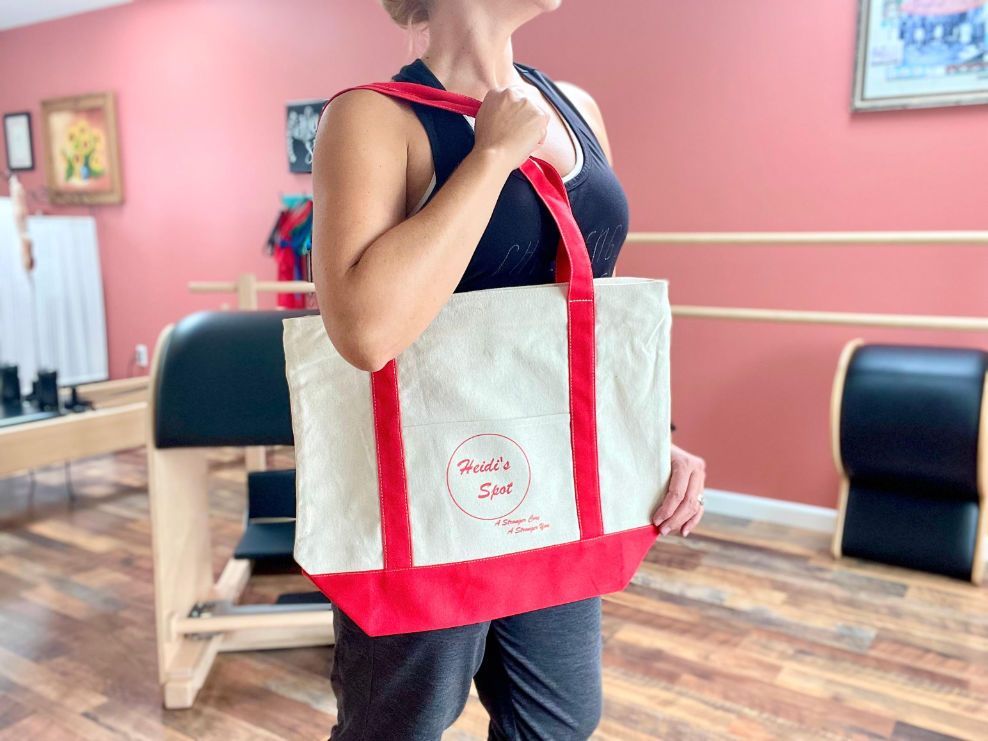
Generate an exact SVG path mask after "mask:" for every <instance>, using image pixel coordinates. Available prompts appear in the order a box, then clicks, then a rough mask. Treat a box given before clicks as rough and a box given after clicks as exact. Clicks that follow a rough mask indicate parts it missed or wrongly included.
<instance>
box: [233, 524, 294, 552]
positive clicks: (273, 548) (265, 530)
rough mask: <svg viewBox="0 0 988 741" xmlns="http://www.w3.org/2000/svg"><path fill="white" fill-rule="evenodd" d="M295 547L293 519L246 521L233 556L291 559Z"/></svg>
mask: <svg viewBox="0 0 988 741" xmlns="http://www.w3.org/2000/svg"><path fill="white" fill-rule="evenodd" d="M294 547H295V521H294V520H293V521H290V522H248V523H247V527H246V528H245V529H244V534H243V535H242V536H240V542H239V543H237V547H236V548H235V549H234V551H233V557H234V558H250V559H254V560H256V561H264V560H274V561H291V559H292V551H293V550H294Z"/></svg>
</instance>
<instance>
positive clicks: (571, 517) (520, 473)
mask: <svg viewBox="0 0 988 741" xmlns="http://www.w3.org/2000/svg"><path fill="white" fill-rule="evenodd" d="M402 436H403V442H404V449H405V463H406V474H407V477H408V505H409V506H408V509H409V518H410V525H411V533H412V563H413V565H415V566H424V565H431V564H441V563H455V562H458V561H468V560H473V559H478V558H489V557H492V556H501V555H504V554H507V553H515V552H518V551H524V550H530V549H533V548H543V547H546V546H550V545H558V544H560V543H567V542H571V541H574V540H578V539H579V537H580V528H579V522H578V521H577V512H576V499H575V487H574V482H573V459H572V447H571V442H570V440H571V438H570V415H569V414H568V413H561V414H548V415H542V416H538V417H516V418H511V419H487V420H477V421H464V422H437V423H431V424H419V425H410V426H407V427H403V428H402Z"/></svg>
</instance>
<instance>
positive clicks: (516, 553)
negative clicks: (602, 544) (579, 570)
mask: <svg viewBox="0 0 988 741" xmlns="http://www.w3.org/2000/svg"><path fill="white" fill-rule="evenodd" d="M643 530H652V531H654V532H656V533H657V532H659V528H657V527H656V526H655V525H639V526H638V527H629V528H626V529H624V530H616V531H615V532H613V533H604V534H603V535H595V536H594V537H592V538H579V539H577V540H567V541H566V542H565V543H556V544H555V545H543V546H539V547H538V548H529V549H527V550H524V551H514V552H513V553H502V554H500V555H498V556H484V557H483V558H471V559H468V560H465V561H449V562H447V563H430V564H423V565H422V566H407V567H402V568H398V569H364V570H363V571H331V572H329V573H326V574H313V573H311V572H306V576H316V577H318V576H340V575H345V576H357V575H359V574H379V573H381V572H382V571H387V572H388V573H394V572H396V571H422V570H423V569H442V568H448V567H449V566H458V565H460V564H465V563H484V562H486V561H497V560H500V559H503V558H511V557H512V556H520V555H522V554H529V553H538V552H540V551H548V550H551V549H553V548H563V547H565V546H568V545H573V544H575V543H592V542H594V541H596V540H601V539H603V538H615V537H617V536H619V535H627V534H630V533H637V532H640V531H643Z"/></svg>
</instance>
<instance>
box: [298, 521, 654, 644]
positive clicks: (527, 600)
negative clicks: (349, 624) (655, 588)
mask: <svg viewBox="0 0 988 741" xmlns="http://www.w3.org/2000/svg"><path fill="white" fill-rule="evenodd" d="M658 533H659V529H658V528H657V527H655V526H654V525H647V526H645V527H640V528H633V529H631V530H623V531H621V532H617V533H609V534H607V535H601V536H598V537H595V538H587V539H582V540H575V541H572V542H570V543H563V544H561V545H554V546H546V547H543V548H535V549H532V550H528V551H519V552H517V553H509V554H507V555H504V556H493V557H490V558H478V559H474V560H471V561H458V562H455V563H449V564H436V565H432V566H415V567H412V568H407V569H379V570H376V571H354V572H343V573H336V574H309V573H308V572H304V571H303V573H305V575H306V576H307V577H308V578H309V579H310V580H311V581H312V583H313V584H315V585H316V587H318V588H319V590H320V591H321V592H322V593H323V594H325V595H326V596H327V597H329V599H330V600H331V601H332V602H334V603H336V604H337V605H338V606H339V608H340V609H341V610H343V612H345V613H346V614H347V616H348V617H350V618H351V619H352V620H353V621H354V622H355V623H357V625H359V626H360V628H361V629H362V630H363V631H364V632H365V633H367V634H368V635H371V636H382V635H394V634H396V633H412V632H417V631H422V630H433V629H440V628H452V627H456V626H461V625H469V624H471V623H478V622H482V621H486V620H494V619H496V618H500V617H507V616H509V615H517V614H519V613H522V612H528V611H529V610H536V609H541V608H544V607H549V606H553V605H561V604H565V603H567V602H574V601H576V600H580V599H586V598H588V597H596V596H598V595H601V594H609V593H611V592H619V591H621V590H622V589H624V588H625V587H626V586H628V583H629V582H630V581H631V577H632V576H634V573H635V571H636V570H637V569H638V566H639V564H640V563H641V561H642V559H643V558H644V557H645V554H646V553H647V552H648V550H649V548H651V547H652V544H653V543H654V542H655V539H656V537H657V535H658ZM537 574H548V575H550V576H549V578H534V575H537Z"/></svg>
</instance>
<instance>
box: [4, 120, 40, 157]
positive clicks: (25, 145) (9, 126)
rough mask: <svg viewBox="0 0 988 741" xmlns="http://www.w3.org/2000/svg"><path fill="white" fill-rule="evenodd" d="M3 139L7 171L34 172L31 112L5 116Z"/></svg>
mask: <svg viewBox="0 0 988 741" xmlns="http://www.w3.org/2000/svg"><path fill="white" fill-rule="evenodd" d="M3 139H4V142H5V145H6V149H7V169H8V170H11V171H16V170H33V169H34V145H33V142H32V140H31V113H30V111H20V112H18V113H5V114H3Z"/></svg>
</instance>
